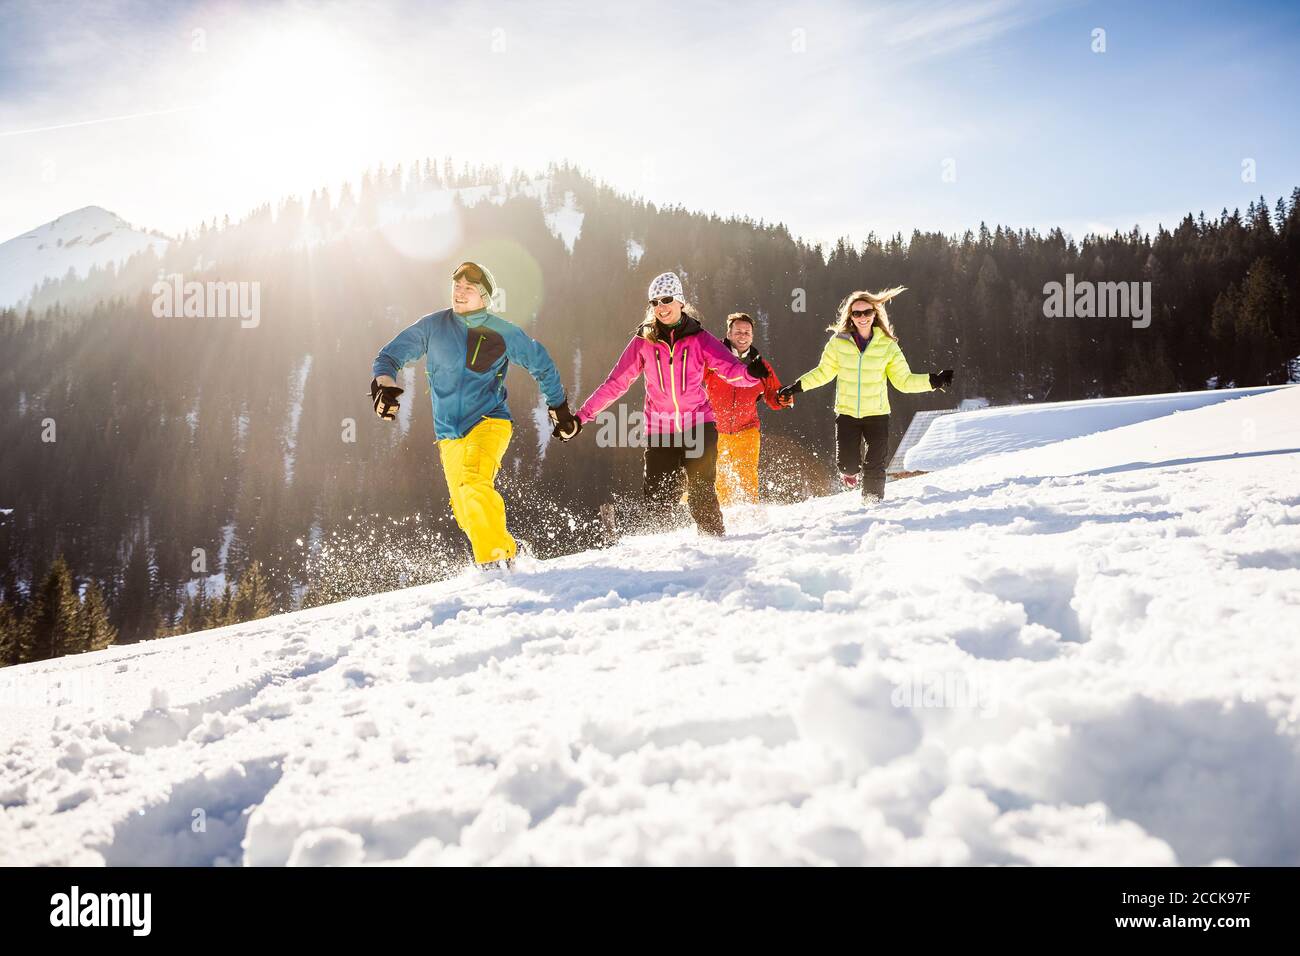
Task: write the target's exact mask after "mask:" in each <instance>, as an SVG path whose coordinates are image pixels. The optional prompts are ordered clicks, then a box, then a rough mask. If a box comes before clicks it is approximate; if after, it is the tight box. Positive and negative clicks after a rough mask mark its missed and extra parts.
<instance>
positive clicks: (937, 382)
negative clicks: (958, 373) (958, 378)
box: [930, 368, 952, 388]
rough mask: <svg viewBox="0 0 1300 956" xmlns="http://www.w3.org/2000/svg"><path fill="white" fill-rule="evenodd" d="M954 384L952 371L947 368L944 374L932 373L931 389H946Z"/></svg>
mask: <svg viewBox="0 0 1300 956" xmlns="http://www.w3.org/2000/svg"><path fill="white" fill-rule="evenodd" d="M951 384H952V369H950V368H946V369H944V370H943V371H942V372H931V373H930V387H931V388H946V387H947V386H949V385H951Z"/></svg>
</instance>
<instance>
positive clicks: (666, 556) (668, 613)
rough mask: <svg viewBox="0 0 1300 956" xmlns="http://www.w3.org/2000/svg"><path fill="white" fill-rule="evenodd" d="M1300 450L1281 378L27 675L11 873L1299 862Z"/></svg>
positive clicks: (1296, 413)
mask: <svg viewBox="0 0 1300 956" xmlns="http://www.w3.org/2000/svg"><path fill="white" fill-rule="evenodd" d="M1067 445H1073V447H1067ZM1297 449H1300V389H1286V390H1282V391H1276V392H1272V393H1269V394H1263V395H1258V396H1254V397H1249V398H1243V399H1241V400H1240V401H1234V402H1230V403H1224V404H1222V405H1218V406H1214V407H1208V408H1202V409H1199V410H1196V411H1189V412H1185V413H1180V414H1178V415H1173V416H1166V417H1164V418H1161V419H1158V420H1155V421H1150V422H1144V423H1141V424H1138V425H1133V426H1129V427H1127V428H1124V429H1119V430H1117V431H1114V432H1111V433H1109V435H1098V436H1093V437H1090V438H1083V439H1078V440H1076V442H1073V443H1063V444H1061V445H1059V446H1048V447H1044V448H1039V449H1032V450H1029V451H1024V452H1018V453H1016V454H1014V455H1003V456H999V457H997V458H990V459H986V460H984V461H981V462H979V463H977V464H974V465H970V466H961V467H956V468H951V469H947V470H945V471H943V472H939V473H935V474H931V475H926V476H922V477H919V478H914V479H909V480H906V481H901V482H897V483H894V484H891V485H890V486H889V492H890V498H889V500H887V501H886V502H884V503H883V504H881V505H879V506H877V507H875V508H874V509H869V510H868V509H864V508H863V507H862V505H861V502H860V500H859V499H858V498H856V497H855V496H854V495H852V494H841V495H835V496H831V497H826V498H821V499H816V500H812V501H807V502H803V503H800V504H796V505H790V506H784V507H771V508H768V509H765V510H763V509H759V510H754V511H740V512H733V513H730V514H729V522H730V530H731V534H730V536H729V537H728V538H726V539H725V540H708V539H702V538H699V537H697V536H695V535H694V534H693V533H690V532H685V531H679V532H669V533H664V534H661V535H655V536H650V537H644V538H638V539H630V540H627V541H625V542H624V543H623V544H621V545H620V546H618V547H616V548H612V549H609V550H606V551H598V552H591V553H586V554H579V555H572V556H569V557H566V558H562V559H558V560H555V561H548V562H544V563H533V564H531V565H528V566H525V567H523V568H522V569H521V570H520V571H518V572H517V573H516V574H514V575H513V576H510V577H492V576H487V575H483V574H480V573H478V572H467V573H465V574H464V575H462V576H461V577H459V578H457V579H455V580H452V581H447V582H442V583H439V584H435V585H430V586H426V587H420V588H413V589H410V590H406V591H400V592H394V593H392V594H386V595H381V596H376V597H373V598H366V599H359V600H354V601H350V602H347V603H345V604H340V605H335V606H331V607H325V608H317V609H314V610H312V611H307V612H302V613H298V614H293V615H287V616H283V617H278V618H272V619H268V620H263V621H257V622H253V623H250V624H245V625H240V626H238V627H233V628H227V629H224V630H222V631H216V632H210V633H206V634H199V635H194V636H190V637H184V638H174V639H170V640H164V641H157V642H153V643H150V644H146V645H141V646H135V647H126V648H116V649H110V650H108V651H106V652H102V653H99V654H95V655H89V656H86V657H81V658H72V659H64V660H60V661H56V662H51V663H45V664H38V665H25V666H23V667H19V668H9V669H7V670H4V671H0V688H2V689H3V693H2V694H0V701H3V702H4V704H3V706H4V711H3V715H2V717H3V719H2V720H0V753H2V754H3V757H2V758H0V759H2V760H3V763H2V764H0V806H2V807H3V808H4V809H3V812H2V813H0V863H72V862H83V863H98V862H101V861H102V862H105V863H109V864H127V863H136V864H140V863H193V864H207V863H240V862H242V863H247V864H284V863H298V864H318V863H356V862H373V863H382V862H406V863H440V864H442V863H468V862H473V863H488V862H493V863H522V862H536V863H578V862H591V863H597V862H599V863H732V862H734V863H792V862H806V863H908V864H926V863H948V864H987V863H1031V864H1047V863H1122V864H1160V863H1171V862H1178V863H1182V864H1204V863H1210V862H1215V861H1229V860H1230V861H1233V862H1236V863H1241V864H1263V863H1276V864H1297V863H1300V815H1298V814H1297V813H1296V812H1295V808H1296V807H1297V806H1300V723H1298V721H1300V702H1298V701H1297V689H1298V688H1300V653H1298V650H1300V648H1298V647H1297V641H1300V485H1298V484H1297V481H1296V475H1297V474H1298V473H1300V451H1297ZM1053 450H1055V452H1056V458H1055V459H1053V458H1052V454H1053ZM1233 455H1236V457H1231V456H1233ZM1031 456H1037V458H1031ZM1225 456H1227V457H1225Z"/></svg>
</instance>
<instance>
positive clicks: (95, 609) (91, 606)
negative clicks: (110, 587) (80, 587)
mask: <svg viewBox="0 0 1300 956" xmlns="http://www.w3.org/2000/svg"><path fill="white" fill-rule="evenodd" d="M77 634H78V637H77V644H78V645H79V648H80V650H81V651H82V652H86V651H102V650H103V649H104V648H106V647H108V646H109V645H111V644H112V643H113V642H114V641H115V640H117V631H116V630H115V629H114V627H113V625H112V624H110V623H109V621H108V605H106V604H105V603H104V592H103V591H101V590H100V587H99V585H98V584H97V583H95V582H94V581H91V582H90V583H89V584H88V585H86V593H85V596H84V597H83V598H82V599H81V607H80V609H79V611H78V620H77Z"/></svg>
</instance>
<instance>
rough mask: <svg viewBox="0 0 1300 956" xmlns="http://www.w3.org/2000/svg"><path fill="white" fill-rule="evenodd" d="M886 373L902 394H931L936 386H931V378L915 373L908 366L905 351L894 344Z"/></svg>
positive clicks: (886, 364) (886, 366) (890, 351)
mask: <svg viewBox="0 0 1300 956" xmlns="http://www.w3.org/2000/svg"><path fill="white" fill-rule="evenodd" d="M885 373H886V374H887V375H888V376H889V380H890V381H891V382H893V383H894V388H896V389H898V390H899V391H900V392H929V391H932V390H933V388H934V386H932V385H931V384H930V376H929V375H926V374H923V373H921V372H913V371H912V370H911V369H910V368H908V365H907V359H906V358H905V357H904V356H903V350H902V349H900V348H899V347H898V344H897V343H894V347H893V348H891V349H890V350H889V359H888V361H887V362H886V363H885Z"/></svg>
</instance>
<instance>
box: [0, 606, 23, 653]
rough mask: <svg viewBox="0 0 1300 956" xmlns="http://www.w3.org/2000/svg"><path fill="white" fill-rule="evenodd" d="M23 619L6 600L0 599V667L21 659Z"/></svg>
mask: <svg viewBox="0 0 1300 956" xmlns="http://www.w3.org/2000/svg"><path fill="white" fill-rule="evenodd" d="M25 637H26V635H25V633H24V629H23V619H22V617H21V615H19V614H18V611H17V609H16V608H15V607H14V606H13V605H12V604H10V603H9V602H8V601H0V667H8V666H9V665H10V664H17V663H19V662H21V661H22V660H23V657H24V654H25V653H26V644H27V641H26V640H25Z"/></svg>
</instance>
